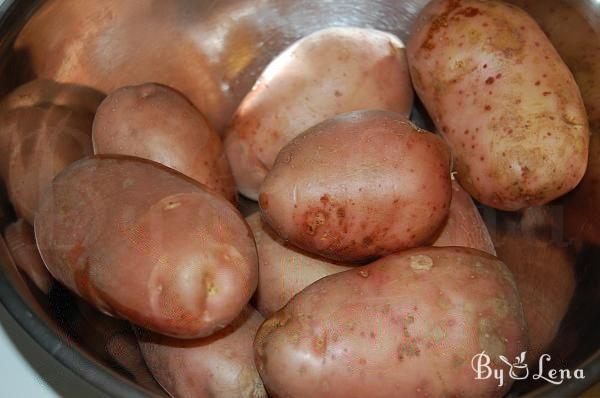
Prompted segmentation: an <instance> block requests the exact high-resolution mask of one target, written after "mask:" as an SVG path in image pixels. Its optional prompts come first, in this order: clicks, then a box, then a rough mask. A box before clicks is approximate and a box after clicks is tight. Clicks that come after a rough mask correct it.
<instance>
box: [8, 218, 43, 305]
mask: <svg viewBox="0 0 600 398" xmlns="http://www.w3.org/2000/svg"><path fill="white" fill-rule="evenodd" d="M4 239H5V240H6V246H7V247H8V250H9V251H10V254H11V256H12V258H13V260H14V261H15V264H16V265H17V267H19V269H20V270H21V271H23V272H24V273H25V275H27V276H28V277H29V279H31V281H32V282H33V283H34V284H35V286H37V288H38V289H40V291H41V292H42V293H44V294H48V292H49V291H50V288H51V287H52V284H53V279H52V276H51V275H50V273H49V272H48V270H47V269H46V266H45V265H44V262H43V261H42V258H41V257H40V253H39V251H38V249H37V246H36V244H35V236H34V234H33V228H32V227H31V225H29V224H27V222H25V221H24V220H22V219H20V220H17V221H16V222H14V223H12V224H10V225H9V226H7V227H6V228H5V229H4Z"/></svg>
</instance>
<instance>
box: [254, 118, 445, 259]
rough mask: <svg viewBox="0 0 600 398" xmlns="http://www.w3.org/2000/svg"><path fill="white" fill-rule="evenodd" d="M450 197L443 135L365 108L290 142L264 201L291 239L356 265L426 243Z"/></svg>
mask: <svg viewBox="0 0 600 398" xmlns="http://www.w3.org/2000/svg"><path fill="white" fill-rule="evenodd" d="M450 199H451V185H450V154H449V151H448V148H447V147H446V145H445V144H444V142H443V141H442V140H441V139H440V138H439V137H437V136H435V135H433V134H431V133H428V132H425V131H423V130H419V129H418V128H417V127H415V126H414V125H413V124H411V123H410V122H409V121H408V120H407V119H404V118H403V117H402V116H399V115H397V114H394V113H391V112H385V111H358V112H350V113H347V114H344V115H340V116H338V117H335V118H332V119H329V120H327V121H325V122H323V123H320V124H318V125H316V126H314V127H313V128H311V129H309V130H307V131H306V132H305V133H303V134H302V135H300V136H298V137H296V138H295V139H294V140H292V141H291V142H290V143H289V144H288V145H286V147H285V148H283V149H282V150H281V152H280V153H279V156H278V157H277V160H276V162H275V165H274V166H273V168H272V169H271V172H270V173H269V175H268V176H267V179H266V180H265V182H264V184H263V185H262V188H261V192H260V199H259V204H260V207H261V210H262V212H263V216H264V218H265V220H266V221H268V223H269V224H270V225H271V227H273V229H274V230H275V231H276V232H277V233H278V234H279V235H280V236H281V237H282V238H284V239H285V240H289V241H290V242H291V243H293V244H295V245H296V246H299V247H301V248H303V249H305V250H307V251H309V252H311V253H315V254H319V255H322V256H324V257H327V258H331V259H334V260H339V261H347V262H356V261H365V260H368V259H373V258H375V257H378V256H383V255H385V254H389V253H392V252H395V251H399V250H402V249H406V248H410V247H415V246H418V245H421V244H423V243H425V242H426V241H427V240H428V239H430V238H432V237H433V235H434V233H435V232H436V231H437V230H438V228H439V227H440V226H441V224H442V222H443V221H444V219H445V218H446V216H447V214H448V207H449V205H450Z"/></svg>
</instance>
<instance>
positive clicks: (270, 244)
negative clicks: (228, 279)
mask: <svg viewBox="0 0 600 398" xmlns="http://www.w3.org/2000/svg"><path fill="white" fill-rule="evenodd" d="M246 221H247V222H248V225H250V228H251V229H252V232H253V234H254V240H255V242H256V249H257V251H258V287H257V288H256V293H255V294H254V300H255V302H256V308H257V309H258V311H259V312H260V313H261V314H262V315H263V316H264V317H270V316H271V315H273V313H274V312H276V311H279V310H280V309H281V308H282V307H283V306H284V305H286V304H287V303H288V301H290V299H291V298H292V297H293V296H294V295H296V293H299V292H300V291H301V290H302V289H304V288H305V287H307V286H308V285H310V284H311V283H313V282H315V281H318V280H319V279H321V278H324V277H326V276H327V275H332V274H336V273H338V272H342V271H346V270H349V269H350V268H351V267H350V266H349V265H346V264H343V263H338V262H334V261H331V260H327V259H325V258H321V257H317V256H315V255H313V254H310V253H307V252H305V251H303V250H301V249H299V248H296V247H294V246H292V245H290V244H287V243H286V242H285V241H284V240H283V239H281V238H280V237H279V236H277V234H276V233H275V232H274V231H273V230H272V229H271V228H270V227H269V226H268V225H267V224H266V223H265V222H264V221H262V219H261V218H260V213H259V212H257V213H254V214H252V215H251V216H249V217H246Z"/></svg>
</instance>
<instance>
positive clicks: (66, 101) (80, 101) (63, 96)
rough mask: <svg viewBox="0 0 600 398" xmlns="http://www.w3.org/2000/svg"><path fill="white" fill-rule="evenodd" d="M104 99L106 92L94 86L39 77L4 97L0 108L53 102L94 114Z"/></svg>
mask: <svg viewBox="0 0 600 398" xmlns="http://www.w3.org/2000/svg"><path fill="white" fill-rule="evenodd" d="M103 99H104V94H103V93H102V92H100V91H98V90H96V89H94V88H92V87H86V86H81V85H76V84H66V83H58V82H55V81H53V80H48V79H37V80H32V81H30V82H28V83H25V84H23V85H22V86H19V87H17V88H16V89H15V90H14V91H12V92H11V93H10V94H9V95H7V96H6V97H5V98H3V100H2V103H1V104H0V110H1V111H5V110H7V109H16V108H26V107H31V106H35V105H43V104H53V105H59V106H64V107H67V108H70V109H73V110H75V111H79V112H84V113H92V114H93V113H96V108H98V105H99V104H100V102H102V100H103Z"/></svg>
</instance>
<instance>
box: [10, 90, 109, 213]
mask: <svg viewBox="0 0 600 398" xmlns="http://www.w3.org/2000/svg"><path fill="white" fill-rule="evenodd" d="M103 98H104V94H102V93H101V92H99V91H97V90H94V89H92V88H90V87H84V86H78V85H74V84H61V83H57V82H54V81H51V80H44V79H38V80H33V81H30V82H28V83H26V84H23V85H22V86H19V87H17V88H16V89H15V90H13V91H12V92H11V93H10V94H8V95H7V96H6V97H4V98H3V99H2V102H1V103H0V176H2V179H3V181H4V183H5V185H6V187H7V190H8V193H9V197H10V200H11V201H12V203H13V205H14V207H15V210H16V212H17V214H18V215H19V216H20V217H22V218H24V219H25V220H27V222H29V223H30V224H32V223H33V217H34V213H35V211H36V209H37V204H38V201H39V197H40V195H41V192H42V190H43V189H44V187H45V186H46V185H48V183H50V181H52V178H53V177H54V176H55V175H56V174H58V172H60V171H61V170H62V169H63V168H65V167H66V166H67V165H68V164H70V163H72V162H74V161H75V160H78V159H81V158H82V157H85V156H88V155H91V154H92V143H91V130H92V119H93V117H94V112H95V111H96V108H97V107H98V105H99V104H100V102H101V101H102V99H103ZM40 165H43V167H41V166H40Z"/></svg>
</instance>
